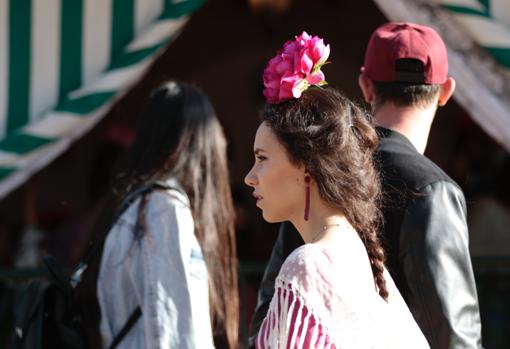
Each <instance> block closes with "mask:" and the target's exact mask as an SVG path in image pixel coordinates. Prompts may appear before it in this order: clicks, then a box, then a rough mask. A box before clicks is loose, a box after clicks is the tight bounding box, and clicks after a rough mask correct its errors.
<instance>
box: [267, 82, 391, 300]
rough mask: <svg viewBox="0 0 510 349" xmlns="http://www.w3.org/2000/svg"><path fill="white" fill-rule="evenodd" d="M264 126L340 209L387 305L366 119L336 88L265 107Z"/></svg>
mask: <svg viewBox="0 0 510 349" xmlns="http://www.w3.org/2000/svg"><path fill="white" fill-rule="evenodd" d="M262 120H263V121H264V122H265V123H266V124H267V125H268V126H269V127H270V128H271V129H272V130H273V132H274V133H275V134H276V136H277V138H278V139H279V140H280V142H281V143H282V144H283V145H284V147H285V149H286V150H287V153H288V155H289V158H290V161H291V162H292V163H294V164H295V165H303V166H304V167H305V168H306V170H307V171H308V173H309V174H310V176H311V177H312V178H313V179H314V180H315V182H316V183H317V186H318V189H319V194H320V196H321V197H322V199H323V200H325V201H326V202H327V203H328V204H330V205H332V206H333V207H337V208H338V209H340V210H341V211H342V212H343V213H344V214H345V216H346V218H347V219H348V220H349V222H350V223H351V224H352V226H353V227H354V228H355V229H356V231H357V232H358V234H359V236H360V238H361V240H362V241H363V243H364V245H365V248H366V251H367V254H368V257H369V259H370V264H371V267H372V273H373V276H374V280H375V283H376V285H377V288H378V290H379V294H380V296H381V297H382V298H383V299H385V300H387V299H388V290H387V288H386V282H385V280H384V277H383V271H384V262H385V256H384V250H383V248H382V246H381V243H380V241H379V237H378V231H379V226H380V224H379V223H380V211H379V209H378V206H377V203H378V200H379V196H380V183H379V176H378V173H377V171H376V170H375V167H374V164H373V160H372V157H373V153H374V150H375V148H376V147H377V144H378V137H377V134H376V132H375V129H374V128H373V126H372V123H371V120H370V119H369V118H368V116H367V114H366V113H365V112H364V111H363V110H361V109H360V108H359V107H358V106H356V105H355V104H354V103H352V102H351V101H350V100H349V99H347V98H346V97H344V96H343V95H342V94H341V93H339V92H338V91H336V90H334V89H332V88H317V87H312V88H309V89H308V90H306V91H305V92H304V93H303V94H302V96H301V97H300V98H298V99H292V100H289V101H286V102H283V103H279V104H267V105H266V107H265V109H264V110H263V113H262Z"/></svg>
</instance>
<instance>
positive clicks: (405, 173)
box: [250, 128, 481, 349]
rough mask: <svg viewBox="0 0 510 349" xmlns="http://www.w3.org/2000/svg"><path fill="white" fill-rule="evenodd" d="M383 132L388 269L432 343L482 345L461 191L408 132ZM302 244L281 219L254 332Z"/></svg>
mask: <svg viewBox="0 0 510 349" xmlns="http://www.w3.org/2000/svg"><path fill="white" fill-rule="evenodd" d="M378 133H379V134H380V137H381V141H380V145H379V149H378V152H377V155H376V164H377V165H378V167H379V169H380V172H381V183H382V189H383V205H382V211H383V217H384V226H383V231H382V240H383V244H384V247H385V250H386V255H387V267H388V270H389V271H390V273H391V275H392V277H393V279H394V280H395V283H396V285H397V287H398V289H399V290H400V292H401V293H402V296H403V297H404V299H405V301H406V303H407V305H408V306H409V309H410V310H411V312H412V314H413V316H414V318H415V320H416V322H417V323H418V325H419V326H420V328H421V330H422V331H423V334H424V335H425V337H426V338H427V340H428V342H429V344H430V347H431V348H432V349H460V348H462V349H466V348H477V349H478V348H481V325H480V314H479V310H478V299H477V294H476V287H475V281H474V276H473V270H472V266H471V259H470V256H469V249H468V231H467V225H466V204H465V199H464V195H463V194H462V191H461V189H460V188H459V187H458V186H457V184H456V183H455V182H454V181H453V180H452V179H451V178H449V177H448V176H447V175H446V174H445V173H444V172H443V171H442V170H441V169H440V168H439V167H437V166H436V165H435V164H434V163H433V162H432V161H430V160H429V159H428V158H426V157H425V156H423V155H421V154H419V153H418V152H417V151H416V149H415V148H414V147H413V145H412V144H411V143H410V142H409V140H408V139H407V138H405V137H404V136H403V135H401V134H398V133H396V132H393V131H390V130H387V129H383V128H379V129H378ZM302 243H303V241H302V240H301V238H300V237H299V234H298V233H297V231H296V230H295V229H294V228H293V227H292V225H291V224H290V223H283V224H282V225H281V227H280V232H279V236H278V240H277V242H276V244H275V246H274V249H273V253H272V255H271V258H270V260H269V263H268V265H267V267H266V271H265V274H264V277H263V280H262V284H261V287H260V290H259V299H258V305H257V308H256V311H255V315H254V317H253V319H252V324H251V328H250V335H251V336H252V337H251V339H253V338H254V336H255V335H256V333H257V332H258V328H259V327H260V325H261V323H262V320H263V319H264V317H265V314H266V312H267V309H268V306H269V302H270V300H271V298H272V296H273V293H274V285H273V284H274V280H275V278H276V276H277V275H278V272H279V270H280V267H281V265H282V263H283V261H284V260H285V258H286V257H287V256H288V255H289V254H290V252H292V251H293V250H294V249H295V248H296V247H298V246H299V245H300V244H302ZM250 345H252V344H250Z"/></svg>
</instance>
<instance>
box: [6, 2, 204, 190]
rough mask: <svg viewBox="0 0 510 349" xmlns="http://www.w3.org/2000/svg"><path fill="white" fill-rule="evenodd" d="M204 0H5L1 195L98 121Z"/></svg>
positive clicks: (41, 166) (47, 161)
mask: <svg viewBox="0 0 510 349" xmlns="http://www.w3.org/2000/svg"><path fill="white" fill-rule="evenodd" d="M204 1H205V0H0V198H2V197H4V196H5V195H6V194H8V193H9V192H10V191H11V190H13V189H14V188H16V187H17V186H19V185H20V184H22V183H23V182H24V181H25V180H26V179H27V178H28V177H29V176H31V175H32V174H33V173H34V172H36V171H38V170H39V169H41V168H43V167H44V166H46V165H47V164H48V163H49V162H50V161H52V160H53V159H55V158H56V157H57V156H58V155H59V154H61V153H62V152H63V151H64V150H65V149H67V148H68V147H69V145H70V144H72V143H73V141H74V140H76V139H77V138H78V137H80V136H82V135H83V134H84V133H85V132H87V131H88V130H89V129H90V128H92V127H93V126H94V125H95V124H96V123H97V122H98V121H99V120H100V119H101V117H103V116H104V115H105V113H106V112H107V111H108V110H109V108H110V107H111V106H112V104H113V103H114V102H115V101H116V100H117V99H118V98H120V97H121V96H122V95H124V94H125V93H126V92H127V90H128V89H129V88H130V87H132V86H133V85H134V84H135V83H136V82H137V81H138V80H139V79H140V78H141V77H142V75H143V74H144V72H145V71H146V70H147V69H148V67H149V66H150V64H151V63H152V62H153V61H154V59H155V58H156V57H157V55H158V53H159V52H161V51H162V49H163V48H164V47H165V46H166V45H168V44H169V43H170V42H172V40H173V39H174V38H175V37H176V36H177V35H178V33H179V32H180V30H181V29H182V28H183V26H184V24H185V23H186V21H187V18H188V15H189V14H191V13H192V12H193V11H194V10H195V9H197V8H198V7H200V6H201V5H202V4H203V2H204Z"/></svg>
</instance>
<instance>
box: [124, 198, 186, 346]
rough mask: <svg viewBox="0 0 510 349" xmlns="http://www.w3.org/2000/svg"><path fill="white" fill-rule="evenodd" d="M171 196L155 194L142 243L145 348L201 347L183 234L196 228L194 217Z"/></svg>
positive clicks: (138, 273) (139, 276)
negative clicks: (186, 264) (187, 272)
mask: <svg viewBox="0 0 510 349" xmlns="http://www.w3.org/2000/svg"><path fill="white" fill-rule="evenodd" d="M171 200H172V199H170V198H169V196H168V195H166V194H162V193H153V194H151V199H150V200H149V202H148V204H147V216H146V224H147V231H146V232H145V235H144V236H143V237H142V240H141V241H139V242H138V243H139V244H140V261H139V263H137V268H138V270H135V271H134V273H133V279H134V280H133V284H134V285H135V292H137V298H138V299H139V303H140V307H141V309H142V317H141V318H140V320H141V321H142V322H143V332H144V339H145V343H143V344H144V347H145V348H175V349H177V348H179V349H181V348H182V349H186V348H195V343H194V342H193V339H194V338H195V334H194V333H193V321H192V319H193V313H192V306H191V301H192V299H191V296H190V290H189V285H188V279H187V277H186V269H185V261H187V259H186V255H187V254H188V253H187V251H190V248H189V246H186V243H187V242H186V241H181V238H180V237H182V236H186V233H189V234H192V233H193V230H192V229H193V228H192V227H193V220H192V218H191V213H190V212H189V209H188V208H187V207H184V206H182V205H179V204H177V203H175V202H172V201H171ZM183 230H190V231H189V232H188V231H186V232H184V233H183V232H182V231H183ZM135 243H137V242H135ZM140 320H139V321H140Z"/></svg>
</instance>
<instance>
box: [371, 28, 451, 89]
mask: <svg viewBox="0 0 510 349" xmlns="http://www.w3.org/2000/svg"><path fill="white" fill-rule="evenodd" d="M406 60H414V61H417V62H418V69H416V65H415V66H414V67H412V68H411V69H409V68H408V67H406V65H405V64H404V65H402V64H401V63H402V62H403V61H406ZM420 62H421V63H420ZM361 71H362V72H364V73H365V74H366V75H367V76H368V77H369V78H370V79H372V80H375V81H381V82H394V81H402V82H412V83H413V82H414V83H421V84H442V83H444V82H445V81H446V79H447V77H448V55H447V53H446V46H445V44H444V42H443V40H442V39H441V37H440V36H439V34H438V33H437V32H436V31H435V30H434V29H432V28H430V27H427V26H424V25H418V24H414V23H394V22H391V23H386V24H384V25H382V26H380V27H379V28H377V29H376V31H375V32H374V33H373V34H372V36H371V37H370V41H369V42H368V47H367V51H366V53H365V63H364V65H363V67H362V68H361Z"/></svg>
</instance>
